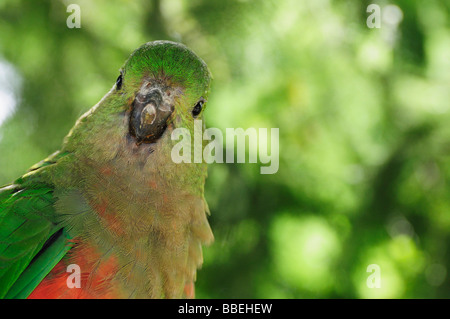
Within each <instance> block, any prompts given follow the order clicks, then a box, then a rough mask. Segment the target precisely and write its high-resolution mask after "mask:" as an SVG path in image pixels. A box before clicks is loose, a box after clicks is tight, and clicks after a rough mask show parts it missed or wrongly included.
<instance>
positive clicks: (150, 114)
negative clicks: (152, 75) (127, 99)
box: [130, 84, 174, 144]
mask: <svg viewBox="0 0 450 319" xmlns="http://www.w3.org/2000/svg"><path fill="white" fill-rule="evenodd" d="M169 101H170V100H169V99H167V98H166V97H165V96H164V94H163V93H162V91H161V89H159V88H158V87H151V86H149V85H148V84H147V85H144V86H143V88H142V89H141V90H140V91H139V93H138V94H137V95H136V98H135V99H134V101H133V105H132V111H131V116H130V133H131V135H133V136H134V137H135V138H136V140H137V144H141V143H155V142H156V141H157V140H158V139H159V138H160V137H161V136H162V134H163V133H164V131H165V130H166V128H167V120H168V119H169V117H170V115H171V114H172V112H173V110H174V107H173V105H172V104H171V103H170V102H169Z"/></svg>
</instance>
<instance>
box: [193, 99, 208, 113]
mask: <svg viewBox="0 0 450 319" xmlns="http://www.w3.org/2000/svg"><path fill="white" fill-rule="evenodd" d="M203 103H205V101H204V100H203V99H202V100H200V101H198V102H197V104H195V106H194V108H193V109H192V116H194V117H196V116H198V115H199V114H200V112H201V111H202V108H203Z"/></svg>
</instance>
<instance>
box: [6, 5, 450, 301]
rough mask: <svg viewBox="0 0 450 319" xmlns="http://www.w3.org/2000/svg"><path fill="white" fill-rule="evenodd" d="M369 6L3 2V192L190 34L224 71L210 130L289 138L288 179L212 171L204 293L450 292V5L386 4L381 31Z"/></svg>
mask: <svg viewBox="0 0 450 319" xmlns="http://www.w3.org/2000/svg"><path fill="white" fill-rule="evenodd" d="M70 3H76V4H79V5H80V8H81V28H80V29H69V28H68V27H67V26H66V19H67V17H68V16H69V14H70V13H67V12H66V8H67V6H68V5H69V4H70ZM370 3H371V1H343V0H340V1H338V0H336V1H331V0H310V1H300V0H286V1H276V0H267V1H250V0H226V1H225V0H191V1H181V0H167V1H162V0H160V1H159V0H153V1H125V0H124V1H119V0H115V1H111V0H108V1H106V0H102V1H95V2H94V1H88V0H85V1H76V0H70V1H56V0H52V1H20V0H0V70H1V72H0V92H3V93H2V95H0V107H1V108H2V112H1V113H0V114H3V117H2V118H0V119H3V121H2V123H0V184H6V183H8V182H11V181H12V180H14V179H15V178H17V177H18V176H20V175H21V174H23V173H24V172H25V171H26V169H27V168H29V167H30V166H31V165H33V164H34V163H36V162H38V161H40V160H41V159H43V158H44V157H45V156H47V155H48V154H50V153H52V152H54V151H55V150H57V149H58V148H59V147H60V145H61V142H62V139H63V138H64V136H65V135H66V134H67V133H68V131H69V129H70V128H71V127H72V125H73V124H74V122H75V120H76V119H77V118H78V117H79V116H80V115H81V114H83V113H84V112H85V111H86V110H88V109H89V108H90V107H91V106H92V105H94V104H95V103H96V102H97V101H98V100H100V98H101V97H102V96H103V95H104V94H105V93H106V92H107V91H108V90H109V89H110V88H111V87H112V85H113V84H114V82H115V80H116V78H117V76H118V70H119V68H120V67H121V66H122V64H123V62H124V61H125V59H126V58H127V57H128V55H129V54H130V53H131V52H132V51H133V50H134V49H135V48H137V47H138V46H140V45H141V44H143V43H145V42H147V41H152V40H157V39H169V40H174V41H179V42H183V43H185V44H186V45H188V46H189V47H190V48H191V49H193V50H194V51H195V52H196V53H197V54H198V55H199V56H201V57H202V58H203V59H204V60H205V61H206V62H207V64H208V65H209V67H210V69H211V71H212V73H213V76H214V83H213V87H212V93H211V96H210V99H209V103H208V107H207V110H206V121H207V126H209V127H217V128H220V129H221V130H223V131H225V128H227V127H230V128H238V127H242V128H244V129H246V128H249V127H255V128H259V127H266V128H272V127H274V128H279V130H280V131H279V132H280V144H279V145H280V165H279V171H278V172H277V173H276V174H273V175H261V174H259V167H260V165H259V164H219V163H215V164H212V165H210V166H209V178H208V180H207V184H206V197H207V200H208V202H209V205H210V208H211V212H212V215H211V217H210V223H211V226H212V228H213V231H214V234H215V238H216V240H215V243H214V244H213V245H212V246H210V247H208V248H205V249H204V260H205V262H204V265H203V268H202V270H200V271H199V273H198V280H197V285H196V286H197V288H196V290H197V297H200V298H449V297H450V274H449V271H450V270H449V266H450V251H449V243H450V188H449V185H450V184H449V183H450V155H449V154H450V125H449V124H450V121H449V119H450V115H449V113H450V112H449V109H450V103H449V101H450V93H449V92H450V26H449V13H450V2H448V1H437V0H427V1H418V0H416V1H415V0H403V1H395V2H393V3H391V4H394V5H396V7H392V6H391V7H388V6H387V5H389V3H388V2H387V1H376V2H374V3H376V4H379V5H380V6H381V13H382V16H383V18H384V20H383V21H382V22H381V28H379V29H377V28H374V29H370V28H368V27H367V25H366V20H367V18H368V16H369V13H367V12H366V8H367V6H368V5H369V4H370ZM392 8H394V9H392ZM398 9H400V10H401V11H400V10H398ZM396 13H397V15H396ZM399 13H401V14H400V16H399V15H398V14H399ZM396 18H398V19H396ZM400 18H401V21H400ZM6 96H9V97H10V98H9V99H10V100H12V101H14V99H11V97H14V98H15V101H16V107H15V109H14V110H13V109H12V108H11V107H9V108H7V105H10V104H7V102H6V101H7V100H8V99H7V98H6ZM5 114H9V116H8V117H7V118H5V116H4V115H5ZM371 264H377V265H379V267H380V271H381V288H368V286H367V279H368V277H369V276H370V275H371V273H370V272H367V267H368V266H369V265H371Z"/></svg>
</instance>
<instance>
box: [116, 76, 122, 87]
mask: <svg viewBox="0 0 450 319" xmlns="http://www.w3.org/2000/svg"><path fill="white" fill-rule="evenodd" d="M121 87H122V74H120V75H119V77H118V78H117V80H116V89H117V90H120V88H121Z"/></svg>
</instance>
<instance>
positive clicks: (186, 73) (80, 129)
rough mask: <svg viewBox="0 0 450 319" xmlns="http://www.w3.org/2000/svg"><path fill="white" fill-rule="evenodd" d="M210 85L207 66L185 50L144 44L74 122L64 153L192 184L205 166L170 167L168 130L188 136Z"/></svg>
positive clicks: (173, 45) (168, 43)
mask: <svg viewBox="0 0 450 319" xmlns="http://www.w3.org/2000/svg"><path fill="white" fill-rule="evenodd" d="M210 82H211V74H210V71H209V69H208V67H207V65H206V64H205V62H204V61H203V60H202V59H201V58H199V57H198V56H197V55H196V54H195V53H194V52H193V51H191V50H190V49H189V48H187V47H186V46H184V45H182V44H179V43H175V42H171V41H154V42H148V43H146V44H144V45H142V46H141V47H139V48H138V49H136V50H135V51H134V52H133V53H132V54H131V55H130V57H129V58H128V59H127V60H126V62H125V64H124V65H123V67H122V68H121V70H120V75H119V77H118V78H117V80H116V83H115V84H114V86H113V87H112V88H111V90H110V91H109V92H108V93H107V94H106V95H105V96H104V97H103V98H102V99H101V100H100V102H98V103H97V104H96V105H95V106H94V107H93V108H91V109H90V110H89V111H88V112H86V113H85V114H84V115H83V116H82V117H81V118H80V119H78V121H77V123H76V125H75V126H74V127H73V128H72V130H71V132H70V133H69V135H68V136H67V137H66V142H65V149H66V150H67V151H69V152H71V153H74V154H75V155H76V156H77V157H78V158H88V159H91V160H92V161H93V162H96V163H100V164H102V163H101V162H110V161H112V160H113V159H115V160H116V163H115V165H116V166H119V165H122V168H123V166H127V165H128V166H130V169H137V167H143V166H147V168H146V169H144V170H142V172H141V173H143V174H144V175H147V176H148V177H149V178H153V177H152V176H151V175H154V171H155V170H158V171H160V172H161V171H165V172H166V174H165V177H167V178H176V176H177V175H180V174H183V175H184V176H187V178H186V179H185V182H186V183H185V185H188V184H192V180H189V179H190V178H194V177H193V176H194V175H199V174H200V175H204V174H206V173H205V172H203V171H204V170H205V168H204V167H199V166H203V165H194V164H192V165H184V166H185V167H184V168H181V167H176V165H175V166H174V165H173V164H174V163H173V161H172V160H171V149H172V147H173V146H174V144H175V143H176V142H174V141H172V140H171V132H172V131H173V130H175V129H176V128H184V129H187V130H188V131H189V133H190V134H191V136H193V131H194V121H195V120H196V119H199V120H202V119H203V112H204V109H205V105H206V102H207V99H208V93H209V87H210ZM152 153H155V154H152ZM150 154H152V156H149V155H150ZM121 158H122V159H123V161H122V162H120V161H119V160H118V159H121ZM150 158H151V160H150ZM137 162H138V163H137ZM135 164H137V165H135ZM147 164H148V165H147ZM201 164H204V163H201ZM178 166H180V165H178ZM183 169H184V171H183V172H182V171H181V170H183ZM126 173H130V172H124V174H126ZM131 175H135V172H131ZM159 175H161V174H159ZM163 179H164V178H163ZM202 180H203V181H204V178H201V179H198V183H201V181H202ZM198 183H197V184H198Z"/></svg>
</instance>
